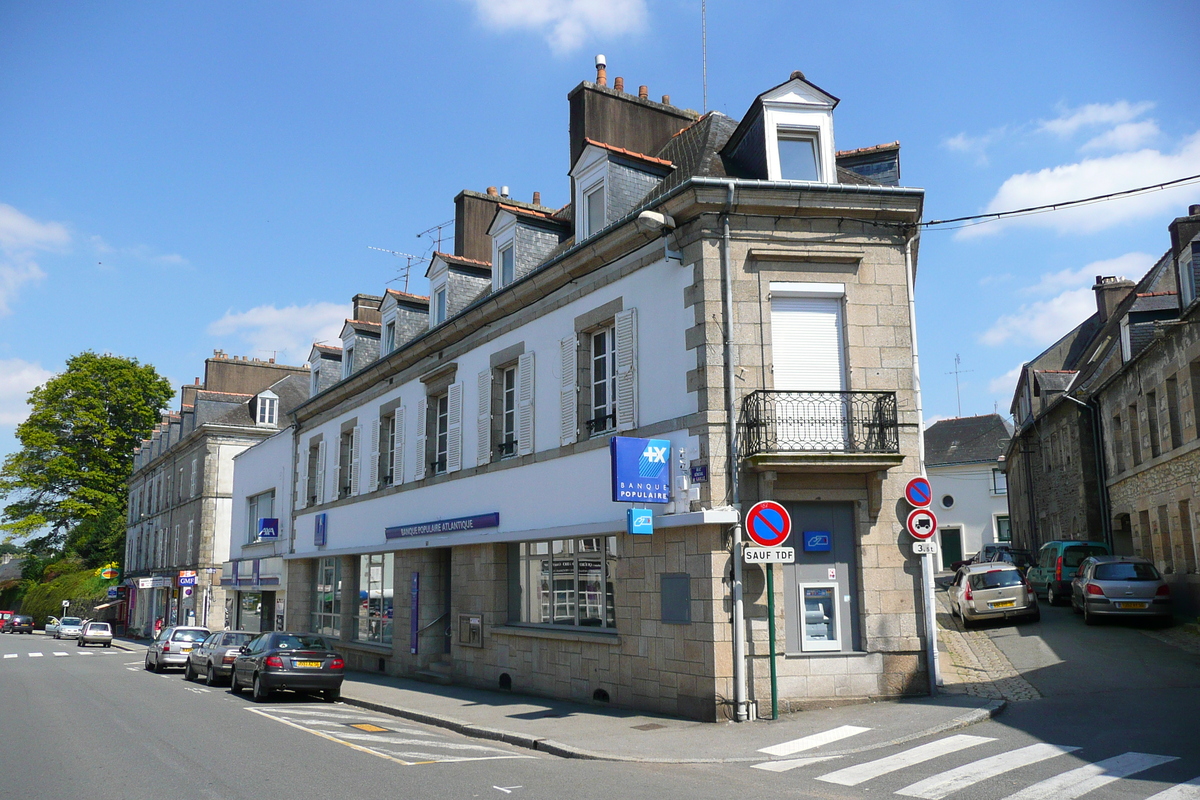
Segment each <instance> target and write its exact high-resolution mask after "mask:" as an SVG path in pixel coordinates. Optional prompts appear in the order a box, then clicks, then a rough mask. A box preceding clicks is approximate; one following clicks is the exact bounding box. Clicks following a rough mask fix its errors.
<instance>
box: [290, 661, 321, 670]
mask: <svg viewBox="0 0 1200 800" xmlns="http://www.w3.org/2000/svg"><path fill="white" fill-rule="evenodd" d="M322 663H323V662H321V661H297V662H296V666H297V667H305V668H308V669H320V668H321V664H322Z"/></svg>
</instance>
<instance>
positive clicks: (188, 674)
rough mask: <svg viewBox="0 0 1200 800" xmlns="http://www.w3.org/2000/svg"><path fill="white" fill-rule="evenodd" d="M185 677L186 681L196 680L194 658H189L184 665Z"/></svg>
mask: <svg viewBox="0 0 1200 800" xmlns="http://www.w3.org/2000/svg"><path fill="white" fill-rule="evenodd" d="M183 679H184V680H185V681H194V680H196V671H195V670H194V669H192V660H191V659H190V658H189V659H188V662H187V664H184V666H183Z"/></svg>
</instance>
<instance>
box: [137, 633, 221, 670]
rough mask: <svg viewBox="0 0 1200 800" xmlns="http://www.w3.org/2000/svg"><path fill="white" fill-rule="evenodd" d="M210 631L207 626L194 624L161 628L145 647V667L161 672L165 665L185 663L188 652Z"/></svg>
mask: <svg viewBox="0 0 1200 800" xmlns="http://www.w3.org/2000/svg"><path fill="white" fill-rule="evenodd" d="M210 633H212V631H210V630H209V629H208V628H200V627H197V626H195V625H172V626H171V627H169V628H163V629H162V631H160V632H159V634H158V637H157V638H156V639H155V640H154V641H153V642H151V643H150V646H149V647H148V648H146V669H148V670H153V671H155V672H162V671H163V669H164V668H165V667H179V666H182V665H184V664H186V663H187V660H188V654H189V653H191V652H192V650H194V649H195V647H196V645H197V644H199V643H200V642H202V641H204V640H205V639H207V638H208V635H209V634H210Z"/></svg>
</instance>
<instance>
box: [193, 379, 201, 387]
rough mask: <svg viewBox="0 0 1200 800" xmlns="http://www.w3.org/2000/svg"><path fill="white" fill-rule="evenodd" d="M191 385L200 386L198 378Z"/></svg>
mask: <svg viewBox="0 0 1200 800" xmlns="http://www.w3.org/2000/svg"><path fill="white" fill-rule="evenodd" d="M192 385H193V386H199V385H200V379H199V378H196V380H195V382H194V383H193V384H192Z"/></svg>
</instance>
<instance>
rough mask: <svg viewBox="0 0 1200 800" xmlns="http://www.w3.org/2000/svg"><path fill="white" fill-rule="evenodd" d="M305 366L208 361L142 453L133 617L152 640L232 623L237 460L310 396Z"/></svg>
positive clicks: (137, 472) (134, 479)
mask: <svg viewBox="0 0 1200 800" xmlns="http://www.w3.org/2000/svg"><path fill="white" fill-rule="evenodd" d="M308 385H309V376H308V374H307V370H305V369H304V368H302V367H289V366H284V365H282V364H276V363H275V362H274V359H271V360H268V361H260V360H258V359H249V358H245V357H243V358H240V359H239V358H236V357H229V356H227V355H225V354H224V353H223V352H221V351H219V350H218V351H216V352H215V353H214V354H213V357H212V358H209V359H207V360H205V362H204V381H203V382H201V380H200V379H199V378H197V379H196V382H195V384H193V385H191V386H184V387H183V388H182V389H181V390H180V408H179V411H178V412H175V413H170V414H164V415H163V421H162V422H161V423H160V424H159V425H158V427H157V428H156V429H155V430H154V432H153V433H152V434H151V435H150V438H149V439H147V440H145V441H144V442H142V445H141V447H140V448H139V449H138V450H137V452H136V453H135V454H134V460H133V474H132V475H131V476H130V478H129V516H128V520H127V527H126V534H125V577H126V585H127V586H128V588H129V593H128V597H129V600H128V605H129V607H128V608H127V609H125V615H124V619H125V622H126V624H127V626H128V628H129V630H130V631H136V632H140V633H141V634H143V635H148V634H149V633H151V632H152V631H153V629H154V624H155V622H156V620H159V619H161V620H163V624H164V625H171V624H197V625H205V626H209V627H213V628H223V627H224V626H225V609H224V602H225V597H224V591H223V590H222V589H221V587H220V583H219V579H220V575H219V572H220V569H221V563H222V562H223V561H225V560H226V559H227V558H228V556H229V533H230V504H231V491H232V485H233V461H232V460H233V456H234V455H236V454H237V453H239V452H241V451H242V450H245V449H246V448H247V447H249V446H250V445H251V444H253V443H254V442H256V441H259V440H260V439H262V438H265V437H266V436H269V435H271V434H272V433H274V432H276V431H277V430H278V429H279V419H280V414H281V408H282V410H283V412H286V411H287V410H288V409H290V408H291V407H292V406H294V405H295V404H296V400H297V399H298V398H300V397H305V396H307V394H308Z"/></svg>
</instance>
